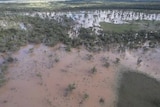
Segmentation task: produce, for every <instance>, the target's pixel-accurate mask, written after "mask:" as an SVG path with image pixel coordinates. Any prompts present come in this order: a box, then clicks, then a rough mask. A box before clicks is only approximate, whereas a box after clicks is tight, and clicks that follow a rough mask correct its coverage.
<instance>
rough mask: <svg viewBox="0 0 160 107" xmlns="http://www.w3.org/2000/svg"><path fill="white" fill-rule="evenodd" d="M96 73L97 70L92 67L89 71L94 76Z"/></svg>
mask: <svg viewBox="0 0 160 107" xmlns="http://www.w3.org/2000/svg"><path fill="white" fill-rule="evenodd" d="M96 72H97V68H96V67H95V66H94V67H93V68H92V69H91V73H92V74H95V73H96Z"/></svg>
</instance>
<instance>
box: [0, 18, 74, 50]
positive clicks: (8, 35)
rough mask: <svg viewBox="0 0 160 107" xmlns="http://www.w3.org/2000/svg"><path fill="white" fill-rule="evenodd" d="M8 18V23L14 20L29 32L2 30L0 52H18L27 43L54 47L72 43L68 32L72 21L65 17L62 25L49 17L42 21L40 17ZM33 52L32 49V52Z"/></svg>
mask: <svg viewBox="0 0 160 107" xmlns="http://www.w3.org/2000/svg"><path fill="white" fill-rule="evenodd" d="M6 18H7V19H8V20H7V21H10V20H14V21H15V22H17V21H19V22H21V23H23V24H24V26H25V27H26V28H27V30H24V29H20V28H19V29H18V28H9V29H4V28H1V29H0V52H7V51H16V50H18V49H19V47H20V46H23V45H26V44H27V43H34V44H39V43H43V44H45V45H47V46H54V45H56V44H57V43H59V42H61V43H64V44H68V43H69V41H70V38H69V36H68V30H69V29H70V27H71V23H72V20H71V19H68V18H66V17H65V16H64V17H63V18H62V20H63V21H62V22H60V23H59V22H57V21H56V20H54V19H49V18H48V17H47V18H44V19H42V18H40V16H38V15H37V16H35V17H28V16H20V15H11V16H8V17H6ZM32 51H33V50H32V49H31V50H30V52H32Z"/></svg>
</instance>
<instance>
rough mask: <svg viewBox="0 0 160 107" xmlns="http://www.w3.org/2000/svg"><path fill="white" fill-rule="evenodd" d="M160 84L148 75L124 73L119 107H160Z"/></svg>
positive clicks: (119, 90)
mask: <svg viewBox="0 0 160 107" xmlns="http://www.w3.org/2000/svg"><path fill="white" fill-rule="evenodd" d="M159 90H160V82H159V81H157V80H156V79H154V78H151V77H149V76H148V75H146V74H141V73H137V72H133V71H132V72H129V71H128V72H124V73H123V75H122V79H121V82H120V87H119V89H118V92H119V93H118V103H117V107H160V94H159Z"/></svg>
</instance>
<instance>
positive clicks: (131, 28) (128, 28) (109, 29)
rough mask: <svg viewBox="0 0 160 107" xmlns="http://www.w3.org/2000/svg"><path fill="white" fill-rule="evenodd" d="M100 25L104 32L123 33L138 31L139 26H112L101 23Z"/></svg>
mask: <svg viewBox="0 0 160 107" xmlns="http://www.w3.org/2000/svg"><path fill="white" fill-rule="evenodd" d="M100 25H101V27H102V29H103V30H104V32H116V33H123V32H126V31H137V30H139V26H138V25H137V24H112V23H106V22H101V23H100Z"/></svg>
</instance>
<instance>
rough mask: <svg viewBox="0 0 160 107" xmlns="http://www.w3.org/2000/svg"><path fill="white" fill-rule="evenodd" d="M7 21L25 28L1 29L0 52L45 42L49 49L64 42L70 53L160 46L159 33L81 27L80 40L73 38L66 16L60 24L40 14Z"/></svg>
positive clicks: (69, 22)
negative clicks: (82, 48)
mask: <svg viewBox="0 0 160 107" xmlns="http://www.w3.org/2000/svg"><path fill="white" fill-rule="evenodd" d="M6 19H7V18H6ZM7 20H8V21H9V20H12V21H13V20H14V21H18V22H21V23H23V24H24V26H25V27H26V29H17V28H9V29H5V28H1V29H0V52H7V51H16V50H18V49H19V48H20V46H23V45H26V44H28V43H32V44H41V43H42V44H44V45H47V46H55V45H56V44H57V43H63V44H65V45H66V46H67V48H68V49H67V50H70V49H69V48H71V47H74V48H77V47H79V46H85V47H86V49H88V50H90V51H99V50H102V49H105V48H107V49H110V48H115V47H117V49H118V50H120V51H124V50H125V49H137V48H141V47H142V46H143V45H144V43H146V42H149V47H147V48H154V47H156V46H157V45H159V44H160V31H145V30H141V31H132V30H130V31H125V32H122V33H116V32H104V31H99V34H96V33H95V31H94V30H93V29H92V28H80V29H79V35H78V37H73V38H70V37H69V35H68V31H69V30H71V29H72V25H73V24H74V21H73V20H72V19H69V18H67V17H66V16H63V17H61V20H60V21H57V20H54V19H51V18H49V17H46V18H40V16H39V15H38V14H37V15H36V16H34V17H30V16H14V18H13V16H12V17H11V16H10V19H7ZM113 46H115V47H113Z"/></svg>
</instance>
